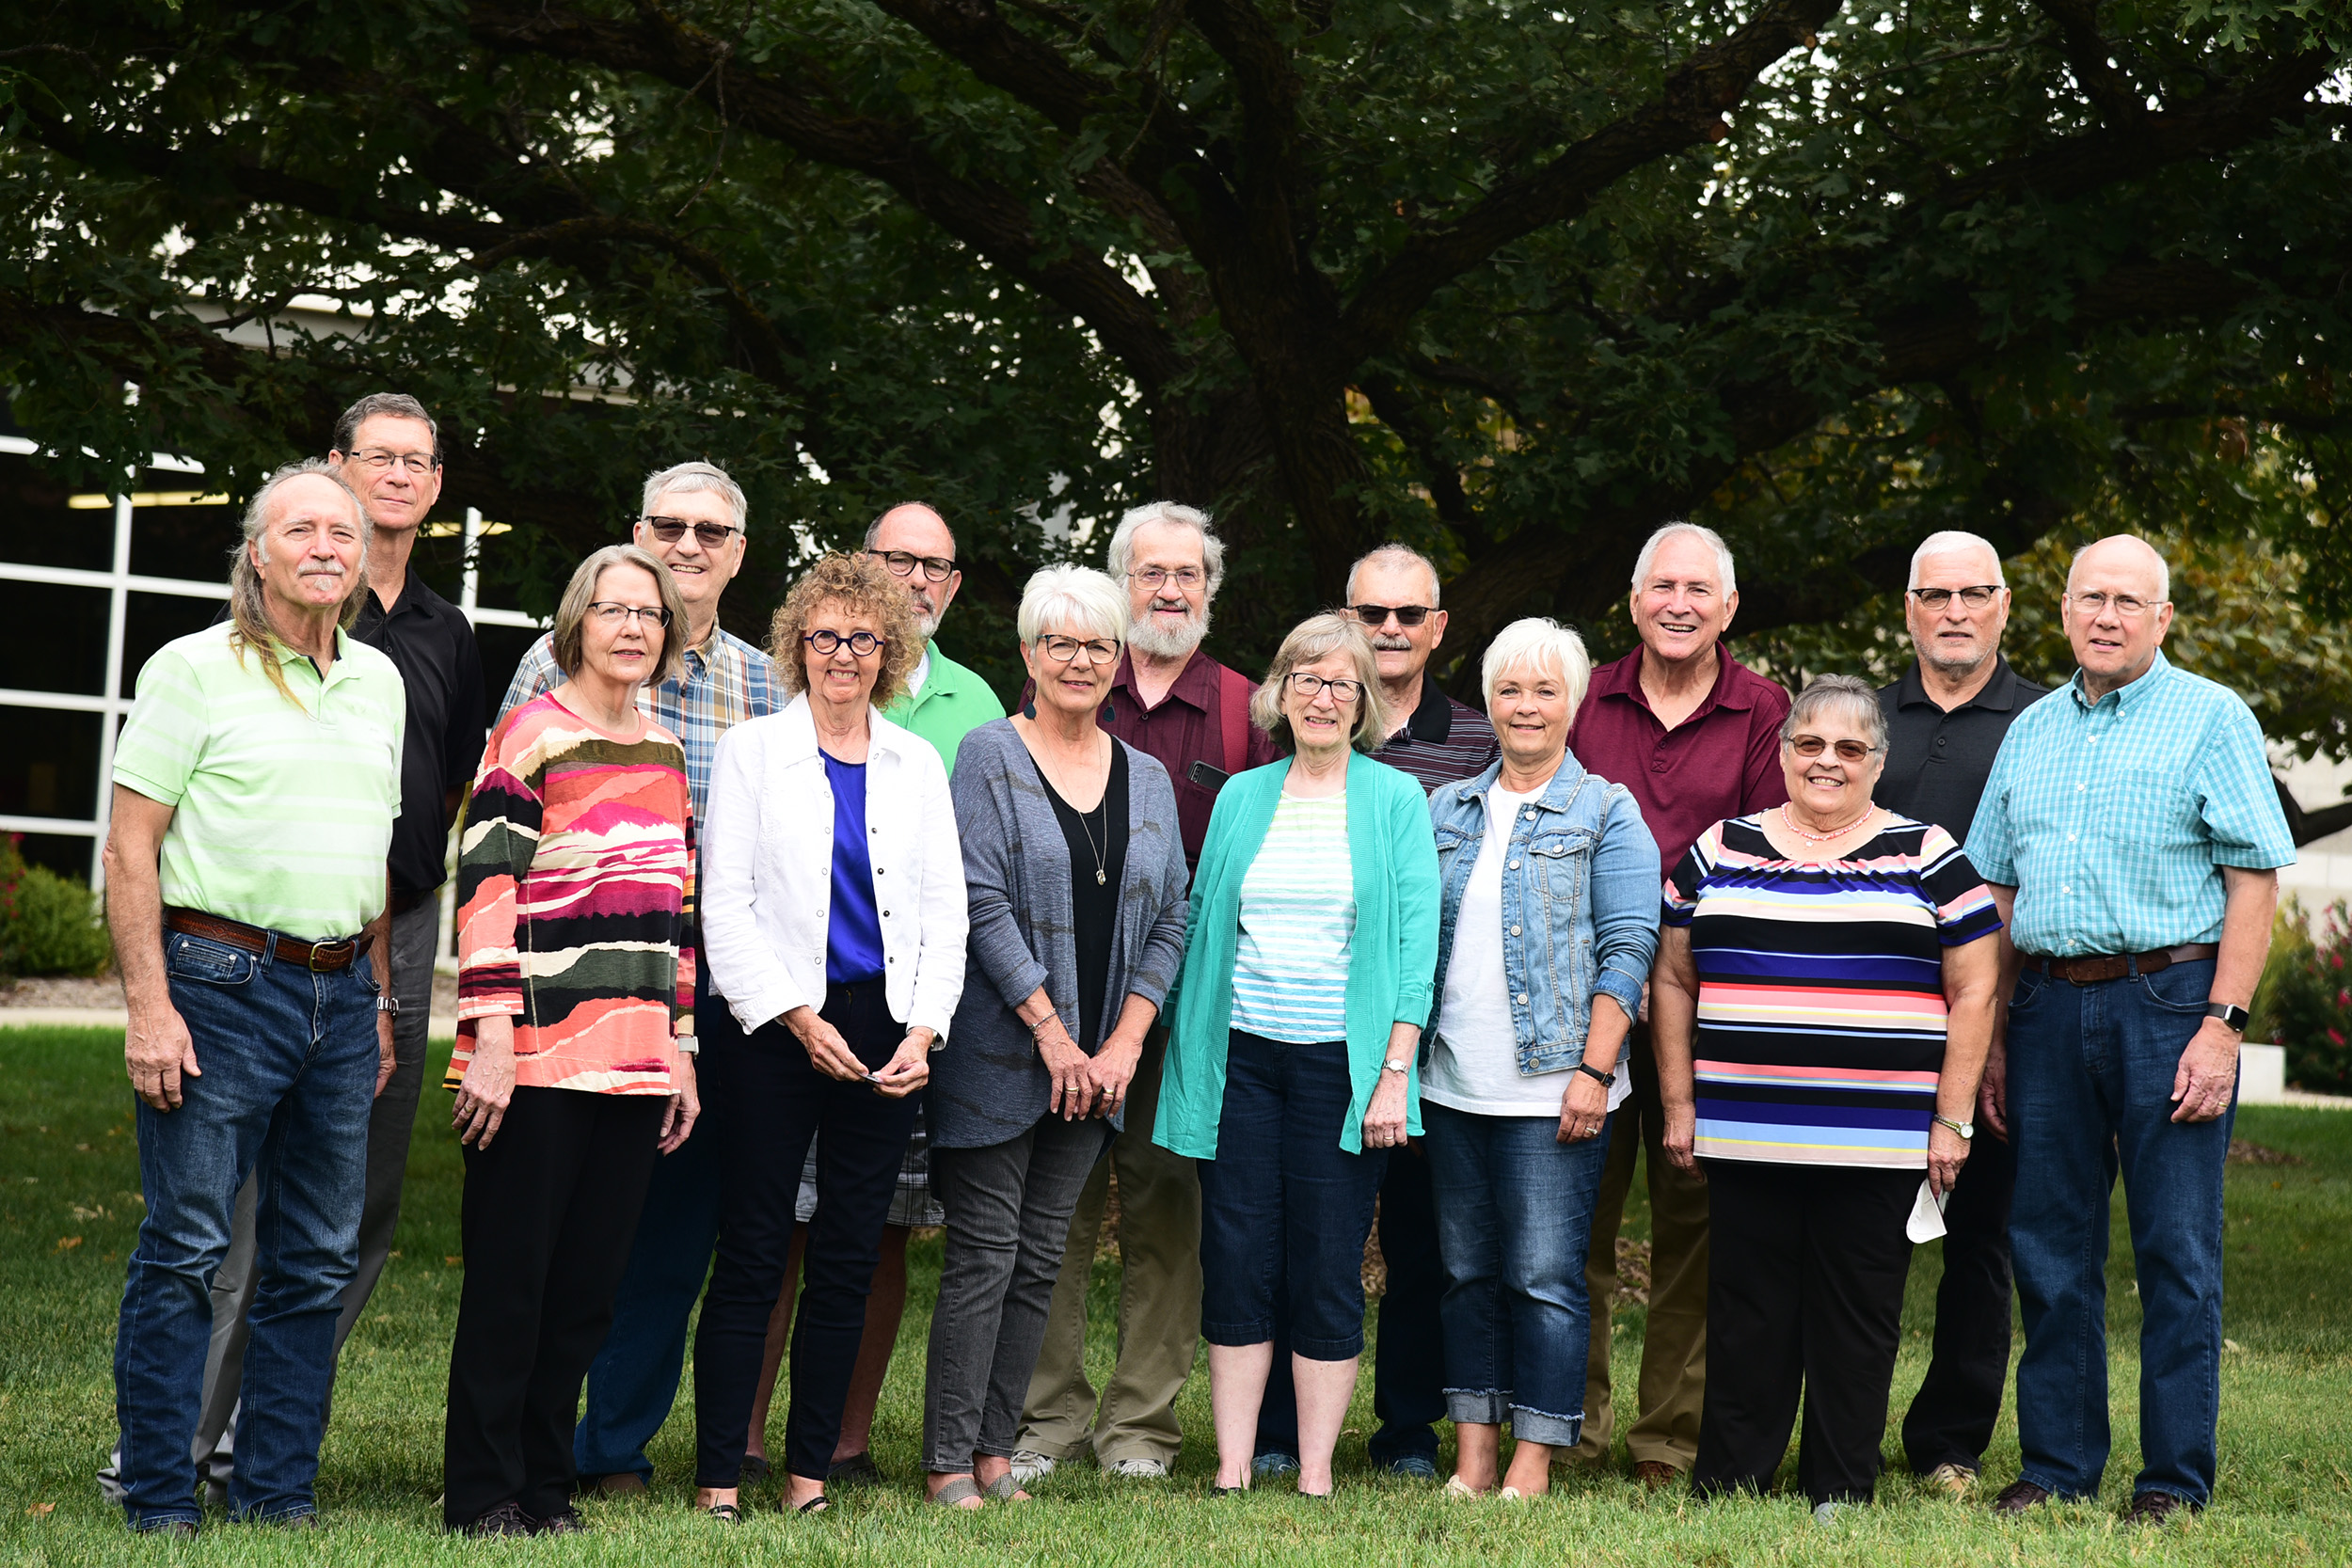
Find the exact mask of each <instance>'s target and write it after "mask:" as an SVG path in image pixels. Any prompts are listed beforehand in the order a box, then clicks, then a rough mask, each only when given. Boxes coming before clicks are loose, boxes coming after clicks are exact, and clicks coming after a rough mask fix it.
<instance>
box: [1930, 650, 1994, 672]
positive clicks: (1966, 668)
mask: <svg viewBox="0 0 2352 1568" xmlns="http://www.w3.org/2000/svg"><path fill="white" fill-rule="evenodd" d="M1919 659H1920V662H1921V663H1923V664H1931V665H1933V666H1934V667H1935V672H1936V673H1937V674H1940V675H1973V674H1975V673H1977V672H1978V671H1979V670H1981V669H1983V668H1984V667H1985V666H1986V665H1988V664H1990V663H1992V662H1993V652H1992V650H1990V649H1987V650H1986V651H1985V652H1984V653H1982V654H1980V655H1979V656H1978V657H1975V658H1970V659H1956V658H1938V657H1935V656H1934V655H1933V654H1929V653H1922V654H1921V655H1920V656H1919Z"/></svg>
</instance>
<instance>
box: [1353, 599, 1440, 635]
mask: <svg viewBox="0 0 2352 1568" xmlns="http://www.w3.org/2000/svg"><path fill="white" fill-rule="evenodd" d="M1346 610H1347V612H1348V614H1350V615H1352V616H1354V617H1355V618H1356V620H1357V621H1358V622H1359V623H1360V624H1361V625H1363V626H1367V627H1370V628H1371V629H1372V630H1374V631H1377V630H1379V629H1380V628H1381V627H1382V626H1387V625H1388V624H1389V617H1390V616H1391V615H1393V616H1395V617H1396V624H1397V625H1398V626H1403V627H1406V628H1407V629H1410V628H1411V627H1414V626H1421V625H1422V624H1423V623H1425V622H1426V621H1427V620H1428V619H1429V617H1430V616H1431V615H1433V614H1435V613H1436V611H1435V610H1433V609H1431V607H1429V606H1428V605H1425V604H1352V605H1349V606H1347V607H1346Z"/></svg>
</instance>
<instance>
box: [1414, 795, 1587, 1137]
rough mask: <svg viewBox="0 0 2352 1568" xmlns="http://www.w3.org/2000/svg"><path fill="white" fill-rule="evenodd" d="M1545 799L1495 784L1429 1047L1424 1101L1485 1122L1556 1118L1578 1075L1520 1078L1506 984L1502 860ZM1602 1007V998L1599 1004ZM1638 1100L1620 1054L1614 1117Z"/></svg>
mask: <svg viewBox="0 0 2352 1568" xmlns="http://www.w3.org/2000/svg"><path fill="white" fill-rule="evenodd" d="M1542 794H1543V790H1542V788H1540V787H1539V788H1536V789H1534V790H1532V791H1530V792H1529V793H1527V794H1525V795H1520V794H1517V793H1514V792H1513V791H1511V790H1507V789H1505V788H1503V787H1502V785H1501V784H1496V785H1494V786H1493V787H1492V788H1490V789H1488V790H1487V791H1486V837H1485V838H1484V839H1482V840H1481V841H1480V843H1479V847H1478V859H1477V861H1476V863H1473V864H1472V865H1471V866H1470V880H1469V881H1468V882H1467V883H1465V884H1464V885H1463V888H1462V907H1461V908H1460V909H1459V910H1458V911H1455V914H1454V952H1453V954H1452V955H1451V956H1450V957H1449V958H1447V960H1446V966H1445V994H1444V997H1443V1000H1442V1005H1441V1006H1440V1007H1439V1009H1438V1038H1437V1040H1436V1042H1435V1043H1434V1044H1433V1045H1432V1046H1431V1047H1430V1051H1429V1067H1428V1070H1426V1071H1425V1072H1423V1073H1422V1075H1421V1095H1422V1099H1423V1100H1428V1101H1435V1102H1437V1103H1438V1104H1439V1105H1443V1106H1445V1107H1447V1108H1448V1109H1449V1110H1455V1111H1468V1112H1470V1113H1471V1114H1473V1115H1476V1116H1483V1117H1557V1116H1559V1114H1560V1102H1561V1101H1562V1099H1563V1098H1565V1096H1566V1094H1567V1092H1568V1082H1569V1080H1570V1079H1571V1078H1573V1077H1574V1076H1575V1075H1576V1069H1574V1068H1563V1069H1559V1070H1558V1071H1555V1072H1539V1073H1534V1074H1532V1075H1529V1074H1522V1073H1521V1072H1520V1071H1519V1062H1518V1044H1517V1039H1516V1035H1515V1032H1514V1029H1513V1026H1512V1023H1511V996H1510V990H1509V988H1508V987H1507V986H1506V985H1505V984H1504V983H1503V976H1502V856H1503V851H1504V850H1505V849H1507V848H1508V847H1510V843H1511V828H1512V822H1513V819H1514V818H1516V817H1517V816H1518V811H1519V807H1521V806H1522V805H1525V804H1526V803H1527V802H1528V801H1530V800H1535V799H1537V798H1538V797H1540V796H1541V795H1542ZM1595 1003H1596V1005H1597V1003H1598V998H1597V997H1596V998H1595ZM1632 1092H1633V1085H1632V1081H1631V1080H1630V1079H1629V1077H1628V1076H1627V1074H1626V1070H1625V1055H1624V1053H1623V1052H1622V1051H1620V1052H1619V1053H1618V1059H1617V1071H1616V1076H1615V1078H1614V1079H1613V1080H1612V1081H1611V1082H1610V1085H1609V1109H1610V1110H1612V1111H1613V1110H1615V1109H1616V1108H1617V1107H1618V1106H1620V1105H1622V1104H1624V1103H1625V1099H1626V1096H1627V1095H1629V1094H1630V1093H1632Z"/></svg>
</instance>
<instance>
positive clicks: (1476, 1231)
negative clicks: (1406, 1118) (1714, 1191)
mask: <svg viewBox="0 0 2352 1568" xmlns="http://www.w3.org/2000/svg"><path fill="white" fill-rule="evenodd" d="M1421 1118H1422V1127H1423V1128H1424V1129H1425V1130H1426V1135H1425V1136H1424V1138H1423V1139H1422V1141H1423V1142H1424V1143H1425V1144H1427V1145H1428V1148H1429V1175H1430V1182H1431V1185H1432V1186H1433V1187H1434V1188H1435V1189H1436V1192H1437V1198H1438V1246H1439V1248H1440V1249H1441V1250H1442V1251H1443V1253H1444V1256H1445V1272H1446V1278H1447V1286H1446V1292H1445V1299H1444V1300H1443V1301H1442V1302H1441V1303H1440V1304H1439V1307H1438V1313H1439V1316H1440V1319H1441V1321H1442V1322H1443V1323H1444V1325H1445V1368H1446V1380H1445V1381H1446V1389H1445V1396H1446V1413H1447V1414H1448V1415H1450V1416H1452V1417H1453V1418H1454V1420H1456V1421H1477V1422H1483V1423H1485V1424H1486V1425H1490V1426H1499V1425H1501V1424H1502V1421H1503V1419H1504V1418H1505V1417H1506V1416H1507V1417H1508V1418H1509V1419H1510V1422H1511V1433H1512V1435H1513V1436H1515V1437H1517V1438H1518V1439H1519V1440H1520V1441H1522V1442H1529V1443H1546V1444H1549V1445H1550V1446H1551V1447H1553V1448H1573V1447H1575V1446H1576V1441H1577V1438H1578V1437H1579V1436H1581V1434H1582V1433H1583V1427H1584V1363H1585V1358H1586V1355H1587V1354H1588V1352H1589V1348H1590V1346H1591V1343H1592V1332H1593V1327H1592V1308H1591V1305H1590V1304H1589V1303H1588V1302H1587V1301H1586V1300H1585V1297H1584V1254H1585V1249H1586V1247H1587V1245H1588V1243H1590V1242H1591V1240H1592V1234H1593V1199H1594V1196H1595V1195H1596V1194H1597V1193H1598V1192H1599V1191H1600V1173H1601V1169H1602V1167H1603V1166H1605V1165H1606V1164H1608V1163H1609V1124H1608V1122H1604V1123H1602V1126H1601V1132H1600V1135H1599V1136H1598V1137H1594V1138H1585V1139H1582V1140H1581V1141H1578V1142H1574V1143H1565V1144H1564V1143H1562V1142H1560V1140H1559V1132H1560V1118H1559V1117H1488V1116H1476V1115H1473V1114H1471V1113H1470V1112H1467V1111H1456V1110H1454V1109H1452V1108H1451V1107H1448V1106H1444V1105H1438V1104H1433V1103H1431V1102H1429V1101H1422V1108H1421ZM1614 1119H1615V1118H1614V1117H1612V1118H1610V1120H1612V1121H1613V1120H1614Z"/></svg>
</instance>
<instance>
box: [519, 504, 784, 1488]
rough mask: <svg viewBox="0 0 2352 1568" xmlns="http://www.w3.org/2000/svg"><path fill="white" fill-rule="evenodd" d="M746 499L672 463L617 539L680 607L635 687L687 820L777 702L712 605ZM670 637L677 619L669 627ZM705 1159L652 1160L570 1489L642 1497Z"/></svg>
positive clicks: (685, 1283) (698, 1148) (527, 681)
mask: <svg viewBox="0 0 2352 1568" xmlns="http://www.w3.org/2000/svg"><path fill="white" fill-rule="evenodd" d="M749 513H750V508H749V506H748V505H747V503H746V502H745V501H744V499H743V492H742V490H741V488H740V487H739V486H738V485H737V484H736V483H735V481H734V480H732V479H730V478H729V477H728V476H727V473H726V471H725V470H724V469H723V468H720V467H715V466H713V465H711V464H708V463H680V464H678V465H676V466H675V467H669V468H664V469H662V470H660V472H659V473H656V474H653V475H652V476H650V477H649V478H647V479H646V481H645V488H644V514H643V515H641V516H640V517H639V518H638V519H637V521H636V523H635V525H634V526H633V527H631V529H630V530H629V540H630V542H631V543H632V544H634V545H636V546H638V547H639V548H640V549H642V550H644V551H645V552H646V553H647V554H648V555H651V556H652V557H653V558H654V559H655V560H656V561H659V562H661V563H662V564H663V565H664V566H667V567H668V568H669V569H670V578H671V580H672V581H673V582H675V584H676V585H677V592H678V597H679V598H680V599H682V600H684V601H685V604H686V625H685V627H684V628H683V630H684V636H685V639H686V670H685V673H684V674H682V675H681V676H679V677H678V678H677V679H675V680H667V681H663V682H661V683H660V685H659V686H644V687H640V688H639V689H638V698H637V700H638V705H639V706H641V707H643V708H644V710H645V712H646V713H647V714H648V715H650V716H651V717H652V719H653V721H655V722H656V723H658V724H660V725H661V726H662V727H663V728H665V729H667V730H668V731H669V732H670V733H671V734H672V735H675V736H677V737H678V739H679V740H680V741H681V742H683V743H684V745H685V748H686V783H687V788H688V790H689V791H690V792H691V794H692V796H693V798H694V818H695V820H696V821H698V822H699V821H701V820H702V817H703V813H704V808H705V807H706V806H707V805H708V804H709V800H710V773H711V768H712V766H713V764H714V762H715V761H716V759H717V756H718V752H719V737H720V736H723V735H724V734H725V733H726V732H727V731H728V730H730V729H732V728H733V727H734V726H736V725H737V724H740V723H742V722H743V721H745V720H749V719H757V718H759V717H761V716H762V715H764V714H769V713H773V712H774V711H775V710H776V709H778V708H780V707H782V706H783V705H784V699H783V693H782V689H781V687H780V685H779V683H778V682H777V680H776V674H775V667H774V666H773V665H772V664H771V663H770V662H769V660H768V656H767V655H766V654H763V653H761V652H760V651H759V650H758V649H757V648H755V647H753V646H752V645H751V644H750V643H749V642H746V641H743V640H742V639H741V638H739V637H737V636H736V635H734V634H733V633H732V632H729V631H727V630H726V629H725V628H724V627H723V626H720V625H719V601H720V598H721V596H722V595H723V594H725V593H726V588H727V584H728V583H730V582H732V581H734V580H735V578H736V574H737V573H739V572H740V571H741V570H742V569H743V557H744V553H745V551H746V549H747V548H748V546H747V544H746V540H745V533H744V530H745V526H746V524H747V522H748V518H749ZM672 635H673V636H675V635H678V628H675V627H674V628H672ZM563 681H564V672H563V671H562V670H561V669H560V668H559V667H558V666H557V664H556V662H555V652H554V649H553V646H552V645H551V642H550V640H549V638H547V637H542V638H541V639H539V641H536V642H534V643H532V646H531V651H530V652H529V653H527V654H525V655H524V656H523V658H522V662H521V663H520V664H519V665H517V666H516V670H515V679H514V682H513V684H511V685H510V686H509V687H508V688H507V689H506V700H505V702H504V703H502V704H501V705H500V708H499V712H500V713H501V715H503V714H505V713H506V712H508V711H509V710H511V709H512V708H514V707H515V706H516V705H518V704H522V703H527V702H530V701H531V700H532V698H534V697H536V696H538V695H540V694H541V693H542V692H545V691H548V690H550V689H553V688H555V687H557V686H560V685H562V684H563ZM694 969H695V973H696V974H699V975H702V976H705V977H706V979H705V984H704V987H703V989H702V990H700V992H699V993H698V994H697V995H696V997H695V999H694V1025H695V1027H694V1032H695V1035H696V1036H697V1037H698V1038H700V1039H701V1040H703V1041H705V1042H707V1041H709V1040H711V1039H713V1038H716V1037H721V1036H723V1035H725V1036H727V1037H732V1034H731V1033H730V1032H732V1031H735V1030H737V1029H738V1028H739V1025H738V1024H737V1023H736V1022H735V1015H734V1013H732V1012H731V1011H729V1010H728V1008H727V1005H726V1002H725V1000H724V999H723V998H722V997H719V996H717V995H715V994H713V993H712V992H711V991H710V990H708V986H707V976H708V974H709V973H710V971H709V967H708V966H707V965H706V964H705V963H703V962H702V961H701V958H700V955H697V956H696V959H695V964H694ZM719 1180H720V1174H719V1161H718V1155H717V1151H716V1149H715V1148H714V1147H713V1145H712V1141H711V1140H710V1139H709V1138H708V1137H690V1138H688V1139H687V1140H686V1142H685V1143H683V1144H681V1145H679V1146H678V1148H676V1149H675V1151H674V1152H672V1153H671V1154H669V1155H667V1156H666V1157H664V1158H663V1159H662V1160H661V1161H660V1163H658V1164H656V1165H655V1166H654V1173H653V1184H652V1185H651V1186H650V1187H648V1188H647V1189H646V1191H645V1207H644V1211H643V1212H642V1213H641V1214H640V1216H639V1218H638V1222H637V1240H636V1242H635V1243H634V1244H633V1246H632V1247H631V1249H630V1252H629V1259H628V1272H627V1273H626V1274H624V1275H622V1276H621V1285H620V1289H619V1291H617V1292H616V1293H615V1294H614V1296H613V1300H612V1327H611V1328H610V1329H608V1330H607V1331H606V1333H605V1337H604V1348H603V1349H601V1350H599V1351H598V1352H597V1353H596V1361H595V1363H594V1364H593V1365H591V1366H590V1368H589V1369H588V1389H587V1395H586V1399H585V1402H584V1403H583V1406H582V1413H581V1416H580V1425H579V1427H578V1428H577V1429H575V1431H574V1433H573V1435H572V1455H573V1461H574V1463H575V1465H577V1467H578V1471H579V1475H580V1485H581V1487H582V1488H584V1489H587V1490H592V1491H597V1492H605V1493H626V1492H643V1491H644V1489H645V1485H646V1483H647V1482H648V1481H650V1480H652V1478H653V1464H652V1462H651V1461H649V1460H648V1459H646V1458H645V1445H646V1444H647V1443H648V1442H650V1441H652V1439H653V1434H654V1433H657V1432H659V1431H660V1430H661V1423H662V1422H664V1421H666V1420H668V1419H669V1417H670V1407H671V1405H672V1404H674V1403H675V1402H676V1399H677V1385H678V1375H679V1373H680V1371H681V1370H683V1368H684V1366H685V1361H686V1320H687V1317H688V1315H689V1314H690V1313H691V1311H692V1310H693V1307H694V1298H695V1297H696V1296H698V1295H700V1294H701V1293H702V1288H703V1275H705V1274H707V1273H708V1272H709V1269H710V1253H711V1247H712V1245H713V1244H714V1243H715V1241H716V1239H717V1236H718V1231H719Z"/></svg>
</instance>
